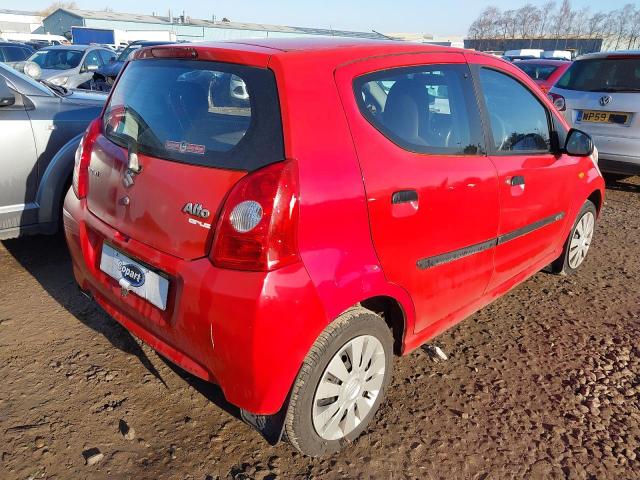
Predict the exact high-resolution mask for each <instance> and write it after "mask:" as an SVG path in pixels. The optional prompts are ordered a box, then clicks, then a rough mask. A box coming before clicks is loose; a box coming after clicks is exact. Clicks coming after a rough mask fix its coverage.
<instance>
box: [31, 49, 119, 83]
mask: <svg viewBox="0 0 640 480" xmlns="http://www.w3.org/2000/svg"><path fill="white" fill-rule="evenodd" d="M116 56H117V55H116V52H114V51H113V50H110V49H108V48H105V47H100V46H92V45H56V46H53V47H46V48H43V49H41V50H38V51H37V52H36V53H34V54H33V55H32V56H31V57H29V60H28V61H29V62H34V63H36V64H37V65H38V66H39V67H40V69H41V73H40V77H39V78H41V79H43V80H47V81H48V82H50V83H53V84H54V85H60V86H62V87H66V88H89V86H90V83H91V81H92V79H93V72H95V71H96V70H97V69H98V68H100V67H102V66H103V65H108V64H109V63H110V62H112V61H115V59H116Z"/></svg>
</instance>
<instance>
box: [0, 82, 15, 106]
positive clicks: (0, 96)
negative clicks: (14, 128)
mask: <svg viewBox="0 0 640 480" xmlns="http://www.w3.org/2000/svg"><path fill="white" fill-rule="evenodd" d="M15 103H16V96H15V94H14V93H13V91H12V90H11V89H10V88H9V86H8V85H7V82H6V81H5V79H4V78H2V77H0V108H2V107H10V106H11V105H14V104H15Z"/></svg>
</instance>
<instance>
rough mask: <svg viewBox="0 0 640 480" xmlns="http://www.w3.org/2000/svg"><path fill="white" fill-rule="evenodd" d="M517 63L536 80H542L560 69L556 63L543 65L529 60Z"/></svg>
mask: <svg viewBox="0 0 640 480" xmlns="http://www.w3.org/2000/svg"><path fill="white" fill-rule="evenodd" d="M515 65H516V66H517V67H518V68H520V70H522V71H523V72H524V73H526V74H527V75H529V76H530V77H531V78H533V79H534V80H542V81H544V80H546V79H547V78H549V77H550V76H551V74H552V73H553V72H555V71H556V70H557V69H558V67H556V66H555V65H541V64H539V63H529V62H516V64H515Z"/></svg>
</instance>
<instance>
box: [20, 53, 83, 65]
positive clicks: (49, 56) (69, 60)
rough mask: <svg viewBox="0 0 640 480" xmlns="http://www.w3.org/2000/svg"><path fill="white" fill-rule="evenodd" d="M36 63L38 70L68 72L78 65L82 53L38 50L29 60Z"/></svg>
mask: <svg viewBox="0 0 640 480" xmlns="http://www.w3.org/2000/svg"><path fill="white" fill-rule="evenodd" d="M29 60H30V61H32V62H35V63H37V64H38V65H39V66H40V68H43V69H48V70H70V69H72V68H76V67H77V66H78V65H80V60H82V52H81V51H80V50H66V49H60V50H40V51H39V52H36V53H34V54H33V56H32V57H31V58H30V59H29Z"/></svg>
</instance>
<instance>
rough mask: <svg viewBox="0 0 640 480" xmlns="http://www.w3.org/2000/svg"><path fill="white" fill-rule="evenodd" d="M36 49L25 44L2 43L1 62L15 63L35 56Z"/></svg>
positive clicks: (0, 46)
mask: <svg viewBox="0 0 640 480" xmlns="http://www.w3.org/2000/svg"><path fill="white" fill-rule="evenodd" d="M33 52H34V49H33V48H31V47H30V46H28V45H25V44H24V43H17V42H0V62H2V63H10V64H11V63H15V62H21V61H23V60H26V59H27V58H29V57H30V56H31V55H33Z"/></svg>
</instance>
